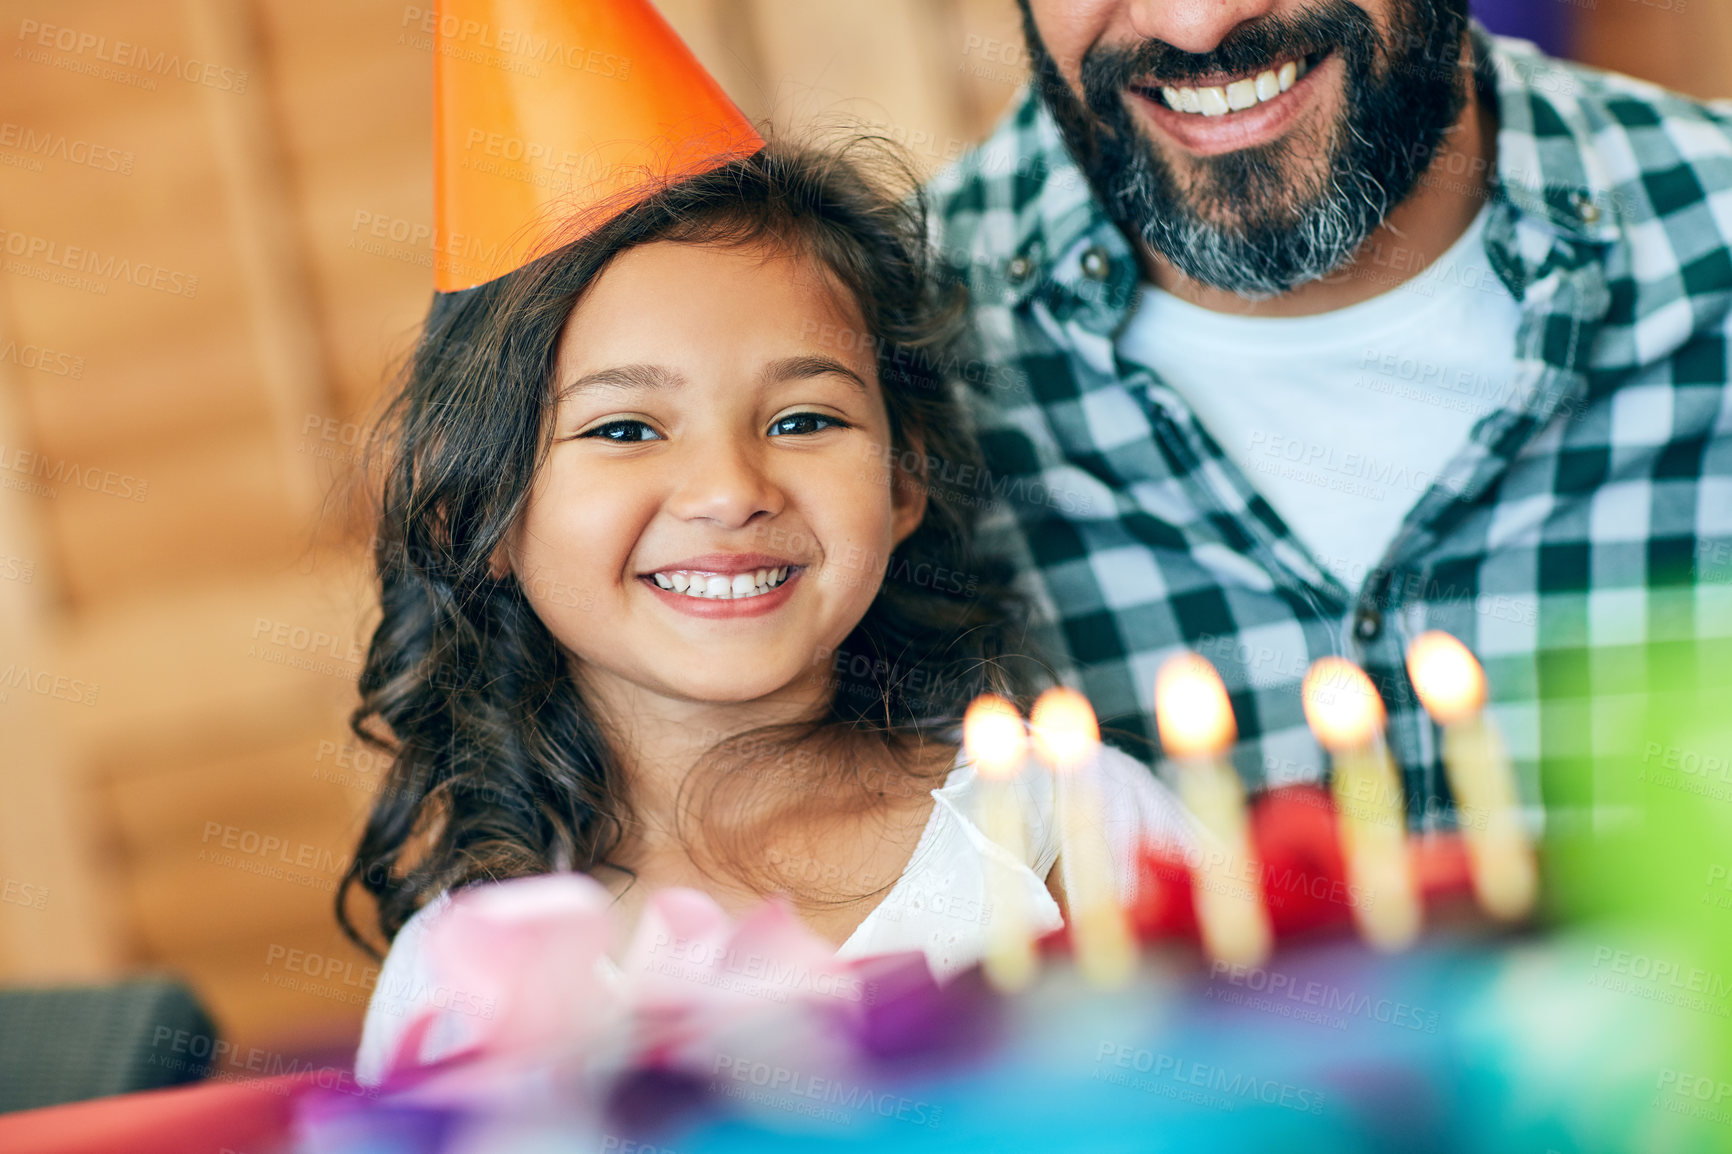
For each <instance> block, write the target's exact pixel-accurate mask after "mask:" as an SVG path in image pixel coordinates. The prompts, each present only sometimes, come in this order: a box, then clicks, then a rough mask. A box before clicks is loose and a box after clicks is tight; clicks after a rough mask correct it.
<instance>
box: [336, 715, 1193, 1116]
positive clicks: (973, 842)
mask: <svg viewBox="0 0 1732 1154" xmlns="http://www.w3.org/2000/svg"><path fill="white" fill-rule="evenodd" d="M1097 765H1098V773H1097V775H1096V782H1097V783H1098V787H1099V791H1100V796H1101V802H1102V806H1101V809H1102V813H1103V815H1104V822H1103V832H1104V833H1105V835H1106V840H1107V845H1108V847H1109V848H1110V850H1111V852H1112V862H1113V873H1114V882H1115V885H1116V887H1117V890H1118V893H1119V897H1120V898H1121V900H1123V901H1124V902H1126V903H1127V904H1128V903H1129V902H1131V901H1133V900H1135V898H1136V887H1137V856H1138V851H1139V849H1140V847H1142V846H1143V845H1144V844H1146V843H1154V844H1164V845H1166V846H1167V847H1168V848H1169V849H1170V850H1173V851H1177V852H1180V853H1184V854H1186V855H1189V854H1191V853H1192V852H1194V849H1195V846H1196V844H1197V842H1198V840H1199V838H1200V836H1201V835H1200V834H1199V833H1198V831H1197V830H1196V829H1195V828H1194V827H1193V825H1192V823H1191V819H1190V817H1189V815H1188V814H1187V813H1186V812H1185V810H1184V808H1183V807H1182V806H1181V805H1180V804H1179V801H1178V799H1177V798H1175V797H1174V796H1173V794H1172V792H1171V791H1170V790H1168V789H1167V787H1166V786H1165V785H1163V784H1162V783H1161V782H1160V781H1159V780H1157V779H1156V777H1155V775H1154V774H1153V773H1152V772H1150V770H1149V768H1148V767H1147V766H1145V765H1143V764H1141V763H1139V762H1137V761H1136V760H1134V759H1133V758H1131V757H1129V756H1127V755H1125V754H1123V753H1120V752H1119V751H1117V750H1115V749H1112V748H1111V747H1109V746H1102V747H1101V751H1100V756H1099V758H1098V760H1097ZM1016 788H1017V790H1018V792H1019V793H1020V795H1021V797H1022V812H1023V814H1024V817H1025V819H1026V829H1025V836H1024V845H1025V846H1026V847H1027V858H1028V860H1026V861H1021V862H1012V863H1011V864H1012V873H1013V875H1014V877H1015V879H1016V884H1017V885H1018V886H1019V887H1020V888H1021V889H1022V891H1023V895H1024V902H1023V908H1024V909H1025V910H1026V911H1027V912H1028V919H1029V922H1030V927H1031V929H1032V930H1033V931H1034V932H1035V933H1036V934H1046V933H1049V932H1050V931H1052V930H1056V929H1058V928H1059V927H1060V926H1062V925H1063V924H1064V920H1063V917H1062V916H1061V915H1060V913H1059V908H1058V903H1057V902H1055V901H1054V900H1053V898H1052V895H1051V894H1050V893H1049V892H1048V891H1047V887H1046V878H1047V875H1048V874H1049V873H1050V872H1051V871H1052V867H1053V864H1054V862H1056V861H1057V859H1058V855H1059V830H1058V821H1057V816H1056V805H1055V791H1054V785H1053V778H1052V775H1051V774H1048V773H1045V772H1042V771H1039V770H1037V769H1034V768H1033V767H1031V768H1030V769H1029V771H1027V772H1025V773H1023V774H1022V775H1021V776H1020V778H1019V779H1018V780H1017V783H1016ZM979 792H980V783H979V779H978V778H977V777H976V776H975V772H974V766H973V765H972V764H970V763H969V762H967V761H966V760H965V758H964V756H963V754H962V753H961V751H958V753H957V764H956V766H955V768H953V769H952V770H951V771H950V773H949V775H947V776H946V778H945V781H944V785H943V786H941V787H940V788H938V789H935V790H933V791H932V798H933V806H932V815H931V816H930V817H929V818H928V819H927V822H926V828H925V830H924V831H923V832H922V833H921V835H920V842H919V844H918V845H917V846H916V847H915V850H914V854H913V856H912V857H911V858H909V861H908V866H907V868H906V869H904V870H903V872H902V876H901V877H900V878H898V879H897V881H896V884H895V885H894V886H892V887H891V889H890V892H889V893H888V894H886V895H885V896H884V899H883V900H882V901H881V902H880V903H879V904H878V905H877V907H875V908H874V909H873V910H872V911H871V912H870V913H869V914H867V915H866V918H865V920H864V921H862V922H861V923H860V925H859V926H858V927H857V928H856V929H855V930H854V932H853V933H852V934H850V935H849V937H848V940H847V941H845V942H843V943H842V945H841V947H840V948H839V949H838V950H837V951H836V954H837V956H838V957H841V958H866V957H874V956H877V955H880V954H892V953H902V952H913V951H919V952H921V953H923V954H925V955H926V960H927V962H928V964H929V965H930V966H931V967H932V972H933V974H934V976H936V977H937V978H938V979H939V980H940V981H942V980H945V979H947V978H949V977H952V976H953V975H955V974H957V973H958V972H960V971H962V970H965V969H967V968H968V967H970V966H972V965H974V964H975V963H976V962H978V961H980V959H981V958H983V957H984V956H985V955H986V949H987V941H988V929H989V927H990V926H991V924H992V907H991V904H990V902H989V900H988V897H987V880H986V879H987V870H986V865H987V860H988V859H989V858H992V859H997V860H1001V861H1008V860H1009V855H1008V854H1007V853H1006V851H1005V850H1003V849H1002V848H1000V847H999V845H998V844H997V843H996V842H994V841H992V840H991V839H990V838H988V837H987V836H986V834H985V833H983V832H982V831H981V829H980V827H979V826H978V825H977V824H976V823H975V813H976V811H977V808H978V794H979ZM449 905H450V898H449V896H448V895H444V894H441V895H440V896H439V897H437V898H435V899H434V900H433V901H431V902H429V903H428V904H427V905H426V906H424V907H423V908H422V909H421V910H419V911H418V912H417V913H416V914H415V915H414V916H413V917H411V918H410V919H409V921H408V922H407V923H405V924H404V926H403V928H402V930H401V931H399V932H398V934H397V937H396V940H395V941H394V942H393V943H392V945H391V950H390V952H389V953H388V954H387V955H386V956H385V963H384V966H383V967H382V968H381V969H380V972H379V981H378V985H377V986H376V987H375V988H374V991H373V998H372V1001H371V1002H370V1003H369V1004H368V1006H367V1018H366V1022H365V1024H364V1025H363V1027H362V1030H361V1046H360V1050H359V1052H358V1053H357V1054H356V1056H355V1076H356V1079H357V1080H358V1081H360V1082H363V1083H366V1084H369V1085H371V1084H376V1083H377V1082H378V1081H379V1080H380V1079H381V1078H382V1077H383V1076H384V1073H385V1063H386V1062H388V1061H389V1060H390V1057H391V1055H392V1053H393V1052H394V1051H395V1050H396V1048H397V1044H398V1041H399V1039H400V1038H401V1036H402V1034H403V1031H404V1029H405V1028H406V1027H407V1026H408V1024H409V1022H410V1020H411V1018H412V1017H413V1016H414V1015H415V1014H417V1013H418V1012H419V1011H420V1010H422V1009H423V1008H425V1006H427V1005H429V1004H435V999H434V995H436V992H437V987H436V985H435V984H434V982H433V981H432V980H431V975H430V972H429V966H428V964H427V960H426V957H425V955H424V953H423V943H424V940H425V938H426V934H427V929H428V927H429V926H430V925H431V924H432V923H433V921H434V920H435V919H437V918H438V917H439V915H440V914H441V913H442V912H443V911H444V910H445V909H446V908H447V907H448V906H449ZM598 972H600V973H601V974H602V976H603V977H606V978H610V979H617V978H618V976H619V973H618V968H617V966H615V964H614V963H613V962H612V960H611V959H608V958H605V957H604V958H602V959H601V960H600V962H599V963H598ZM465 1020H466V1017H465V1015H461V1014H445V1015H442V1016H441V1017H440V1018H439V1021H438V1023H437V1024H436V1025H435V1027H434V1028H433V1030H432V1032H431V1034H430V1035H429V1037H428V1038H427V1039H426V1040H425V1042H424V1044H423V1046H422V1049H421V1056H422V1058H423V1059H425V1060H431V1059H433V1058H436V1057H438V1056H439V1055H441V1054H447V1053H451V1052H453V1051H455V1050H458V1049H460V1048H462V1046H463V1045H464V1044H465V1039H464V1038H463V1037H461V1036H459V1035H460V1032H461V1029H462V1026H463V1023H464V1021H465Z"/></svg>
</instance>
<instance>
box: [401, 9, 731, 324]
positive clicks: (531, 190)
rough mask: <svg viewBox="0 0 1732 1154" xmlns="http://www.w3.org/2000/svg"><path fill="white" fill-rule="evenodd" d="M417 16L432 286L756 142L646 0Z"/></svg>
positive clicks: (572, 233)
mask: <svg viewBox="0 0 1732 1154" xmlns="http://www.w3.org/2000/svg"><path fill="white" fill-rule="evenodd" d="M429 24H431V26H428V25H429ZM422 25H423V26H422V31H424V32H428V33H432V34H433V46H432V47H433V122H434V131H433V205H434V208H433V212H434V228H435V234H436V238H435V244H436V251H435V260H434V287H435V288H437V289H438V290H439V291H440V292H460V291H462V290H463V289H467V288H473V287H474V286H476V285H479V284H485V283H486V282H488V281H490V280H494V279H495V278H497V277H501V276H504V275H505V274H506V273H508V272H511V271H513V270H515V269H519V268H522V267H523V266H524V265H526V264H528V263H529V262H530V261H531V260H533V259H534V258H535V257H537V256H540V255H542V253H543V252H544V251H546V249H547V248H548V247H550V245H549V242H550V241H553V240H555V239H556V238H557V240H558V241H561V242H564V241H569V240H572V239H575V237H576V236H578V235H582V233H584V232H587V231H589V230H592V229H594V228H596V227H599V226H600V225H601V224H602V223H604V222H605V221H606V219H607V218H608V216H609V215H610V214H611V213H617V211H619V209H620V208H623V206H624V205H626V204H629V203H631V201H632V195H633V193H634V192H641V193H643V194H646V195H647V193H648V192H649V191H651V190H652V189H653V188H655V187H657V186H659V185H660V184H662V183H663V182H665V181H667V180H670V179H678V178H681V177H687V176H696V175H698V174H699V173H702V172H707V171H709V170H711V169H713V168H716V167H718V166H720V165H722V164H724V163H726V162H728V161H730V160H736V159H739V158H741V157H745V156H750V155H751V154H753V153H755V152H757V151H758V150H759V149H761V148H762V147H763V146H764V140H763V138H762V137H761V136H759V135H758V132H757V130H756V129H754V128H753V127H752V125H751V122H750V121H748V120H747V119H746V118H745V116H744V114H742V113H741V112H740V110H739V109H738V108H736V107H735V106H734V104H733V102H732V101H730V100H729V99H728V97H727V94H726V93H724V92H723V91H722V89H721V86H720V85H718V84H717V83H716V82H715V80H714V79H713V78H712V77H711V76H710V75H709V73H707V72H705V71H704V69H703V66H702V65H700V64H699V63H698V62H697V59H696V58H695V57H693V56H692V54H691V52H690V50H689V49H687V48H686V46H685V45H684V44H683V43H681V42H680V38H679V36H678V35H677V34H675V32H674V30H673V29H672V28H670V27H669V26H668V24H667V21H665V20H663V19H662V17H661V15H660V14H659V13H657V12H656V10H655V8H654V7H652V6H651V5H650V3H649V0H439V2H438V5H437V7H436V9H435V10H434V12H433V13H431V14H430V16H429V17H427V18H424V19H423V21H422ZM610 210H611V211H610ZM574 226H575V227H574Z"/></svg>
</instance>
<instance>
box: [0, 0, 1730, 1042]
mask: <svg viewBox="0 0 1732 1154" xmlns="http://www.w3.org/2000/svg"><path fill="white" fill-rule="evenodd" d="M428 2H429V0H421V3H419V4H415V3H402V2H400V0H155V2H152V3H148V4H146V3H139V2H137V0H56V2H54V3H48V2H47V0H29V2H18V0H5V2H4V3H0V33H3V42H4V43H7V44H9V45H10V46H11V47H10V50H9V51H7V52H6V53H5V56H4V61H5V64H4V67H3V68H0V230H3V233H0V978H4V979H6V980H9V981H19V982H23V981H31V982H46V981H72V980H81V979H92V978H99V977H102V976H106V975H113V974H119V973H127V972H134V971H139V970H144V969H151V968H162V969H168V970H173V971H175V972H178V973H181V974H184V975H187V976H188V977H189V978H190V979H191V980H192V981H193V982H194V983H195V984H196V985H197V986H198V988H199V989H200V991H201V992H202V994H203V995H204V996H205V998H206V999H207V1000H208V1001H209V1003H210V1004H211V1005H212V1006H213V1007H214V1008H215V1010H216V1012H217V1014H218V1016H219V1018H220V1019H221V1021H222V1022H223V1023H224V1025H225V1027H226V1028H227V1030H228V1032H229V1033H230V1035H231V1036H233V1037H236V1038H238V1039H239V1040H241V1041H242V1042H244V1043H246V1044H249V1045H266V1046H274V1047H278V1048H281V1049H296V1048H303V1047H306V1046H309V1045H314V1044H318V1043H320V1042H329V1041H332V1040H338V1041H343V1040H347V1039H349V1038H352V1036H353V1032H354V1030H355V1028H356V1023H357V1022H358V1020H359V1015H360V1011H361V1008H362V1006H363V1004H364V1002H365V999H366V983H367V980H368V978H367V970H366V966H367V962H366V960H365V959H364V958H363V957H362V956H361V955H360V954H358V953H357V952H356V951H354V950H353V949H351V948H350V947H348V946H347V945H345V944H344V943H343V942H342V941H341V940H340V939H339V938H338V936H337V934H336V931H335V929H334V926H333V922H332V920H331V915H330V905H331V892H332V889H333V886H334V883H335V880H336V877H337V875H338V873H339V872H340V869H341V864H342V861H343V858H344V855H345V854H346V853H347V851H348V850H349V848H350V846H351V844H352V840H353V837H354V833H355V830H356V828H357V821H358V819H359V815H360V814H361V813H362V812H363V811H364V809H365V807H366V805H367V803H368V800H369V796H370V791H371V790H372V788H373V787H374V785H375V784H376V782H377V781H378V780H379V774H378V769H379V767H378V766H377V765H375V764H373V763H372V761H371V759H370V758H368V757H366V756H364V755H360V754H358V753H357V751H356V750H355V749H354V748H353V747H352V746H351V745H350V744H349V743H348V742H347V741H346V739H345V737H344V732H345V730H344V718H345V714H346V712H347V710H348V709H349V708H350V706H351V705H352V703H353V698H354V678H355V674H356V670H357V668H358V660H359V656H360V652H361V648H362V646H363V644H364V639H365V637H366V635H367V629H368V625H369V616H368V607H367V592H368V590H367V584H366V578H365V573H364V569H363V566H362V564H361V557H360V549H359V544H358V541H357V540H356V537H355V534H354V532H353V531H352V529H346V528H345V527H344V526H343V525H342V524H341V520H340V518H338V517H335V516H333V515H332V514H331V512H330V505H329V502H328V492H329V490H330V488H331V485H332V483H333V481H334V480H336V479H338V478H340V477H341V476H342V474H343V472H344V470H345V468H346V467H347V466H348V465H349V464H350V463H351V462H352V460H353V456H354V452H355V448H356V442H357V439H358V435H359V431H360V427H361V426H360V422H362V421H363V420H364V419H365V416H366V414H367V412H368V410H369V408H370V406H372V405H373V404H374V403H375V402H376V401H377V399H378V397H379V396H380V393H381V390H382V387H383V385H384V382H385V381H386V379H387V376H388V373H389V370H390V366H391V365H392V363H393V360H394V358H396V357H397V356H399V355H400V354H401V353H402V352H403V350H404V349H405V348H406V346H407V343H408V342H409V340H410V339H411V337H412V335H413V332H414V329H415V326H416V325H417V323H418V321H419V319H420V317H421V315H422V313H423V310H424V309H425V306H426V304H427V300H428V297H429V292H430V277H429V264H430V257H431V253H430V251H429V250H428V248H427V247H426V245H425V242H424V241H422V240H418V239H416V238H422V237H425V236H426V235H427V229H428V226H429V224H430V223H431V205H430V202H429V179H428V174H429V167H430V160H429V150H428V139H429V101H428V91H429V67H430V60H431V55H430V53H431V47H432V46H431V44H430V42H429V38H428V37H427V36H425V35H424V34H422V33H421V32H420V31H419V29H418V28H417V25H418V23H419V20H418V12H419V9H420V7H421V6H422V5H424V4H426V3H428ZM1598 5H1599V7H1598V12H1599V13H1601V14H1602V17H1603V19H1604V21H1605V30H1604V33H1603V35H1601V34H1599V33H1596V35H1599V39H1594V38H1592V37H1589V38H1588V39H1586V40H1585V41H1584V43H1585V44H1588V45H1591V46H1593V51H1594V53H1595V54H1596V56H1595V58H1596V59H1600V60H1603V61H1604V62H1607V63H1611V64H1616V63H1618V62H1619V61H1620V60H1625V59H1627V60H1629V61H1631V62H1632V64H1631V66H1632V67H1638V66H1639V67H1642V68H1648V69H1651V70H1657V71H1658V74H1659V75H1661V76H1663V77H1665V76H1666V69H1668V68H1676V67H1683V66H1684V65H1681V64H1679V63H1678V62H1680V61H1683V60H1685V59H1686V57H1688V59H1689V60H1693V61H1695V63H1694V64H1691V65H1688V67H1690V68H1694V69H1695V71H1693V72H1689V73H1688V74H1687V75H1686V74H1685V73H1682V72H1680V73H1678V74H1677V75H1676V76H1672V77H1666V78H1667V79H1670V80H1671V82H1673V83H1677V84H1680V85H1681V86H1684V87H1688V88H1691V89H1692V90H1694V91H1701V92H1711V91H1713V92H1719V93H1721V94H1725V93H1726V92H1728V91H1729V90H1732V84H1729V77H1728V75H1727V71H1726V65H1725V62H1726V61H1727V60H1728V59H1732V29H1728V28H1727V27H1726V22H1725V20H1724V19H1723V18H1722V17H1721V16H1719V15H1718V13H1719V11H1720V10H1719V8H1718V7H1714V6H1712V5H1709V4H1701V5H1693V6H1691V7H1690V8H1689V9H1687V11H1688V12H1691V13H1697V14H1700V15H1692V16H1666V17H1665V18H1662V17H1661V16H1660V15H1657V14H1654V13H1651V12H1648V11H1646V10H1643V9H1641V8H1640V6H1638V5H1636V4H1635V3H1634V0H1598ZM661 6H662V8H663V10H664V11H665V12H666V13H667V15H668V17H669V18H670V20H672V21H673V23H674V24H675V25H676V26H677V27H678V28H679V29H680V31H681V32H682V34H683V35H685V36H686V37H687V39H688V41H689V42H690V43H691V44H692V46H693V47H694V49H695V50H696V51H697V53H698V54H699V56H700V57H701V58H702V59H703V60H704V61H705V62H706V64H708V65H709V67H710V68H711V69H712V70H713V71H714V72H715V74H716V75H717V76H718V78H720V79H721V81H722V82H723V83H724V85H725V86H726V87H727V88H728V89H729V91H730V92H732V93H733V94H734V95H735V97H736V99H737V100H738V101H739V102H740V103H741V105H742V106H743V107H744V108H745V109H746V110H747V112H748V113H749V114H751V115H753V116H760V117H761V116H773V117H775V118H776V119H777V120H778V121H779V122H782V123H785V124H797V123H806V122H811V121H818V122H821V123H824V124H828V125H832V126H834V125H838V124H853V125H861V126H872V127H876V128H877V129H878V130H880V131H882V132H885V133H886V134H888V135H890V136H892V137H894V138H895V139H898V140H899V141H901V142H902V143H903V144H904V145H905V146H906V147H907V148H908V150H909V151H910V153H911V154H912V156H913V158H914V160H915V161H916V163H917V164H919V165H921V166H922V168H923V169H925V170H926V171H932V170H935V169H936V168H937V167H938V166H939V165H941V164H942V163H943V161H944V160H946V159H947V158H949V157H952V156H954V155H956V154H957V153H958V152H959V151H960V150H961V149H962V148H963V147H965V145H966V144H967V143H968V142H971V141H973V140H975V139H978V138H979V136H980V135H982V134H983V133H984V131H985V130H986V128H987V127H988V126H989V125H990V124H991V123H992V121H993V120H994V119H995V118H996V117H997V115H998V114H999V112H1000V111H1001V110H1002V108H1003V107H1004V105H1005V104H1006V103H1007V101H1008V100H1009V99H1010V98H1011V97H1012V95H1013V93H1014V92H1015V89H1016V86H1017V85H1018V84H1019V83H1020V81H1021V79H1022V75H1023V71H1024V68H1023V56H1022V52H1021V50H1020V39H1019V36H1018V32H1017V25H1016V20H1015V12H1014V7H1013V5H1012V0H872V2H870V3H866V2H863V0H662V3H661ZM1711 7H1712V8H1713V9H1714V12H1715V13H1716V15H1712V16H1710V15H1707V13H1708V10H1709V9H1710V8H1711ZM1618 19H1621V20H1623V21H1624V23H1623V24H1617V23H1616V20H1618ZM1667 19H1670V20H1671V21H1672V22H1671V23H1666V20H1667ZM1715 38H1717V39H1715ZM1661 42H1664V43H1665V44H1667V45H1672V46H1673V47H1670V48H1666V49H1664V50H1660V49H1656V50H1655V51H1654V52H1652V53H1647V54H1644V53H1645V52H1646V49H1644V48H1643V47H1642V46H1643V45H1648V44H1659V43H1661ZM1685 49H1688V50H1689V51H1688V52H1685ZM1620 53H1622V55H1620ZM1679 53H1683V55H1679ZM194 62H196V65H195V63H194ZM176 65H178V67H176Z"/></svg>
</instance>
